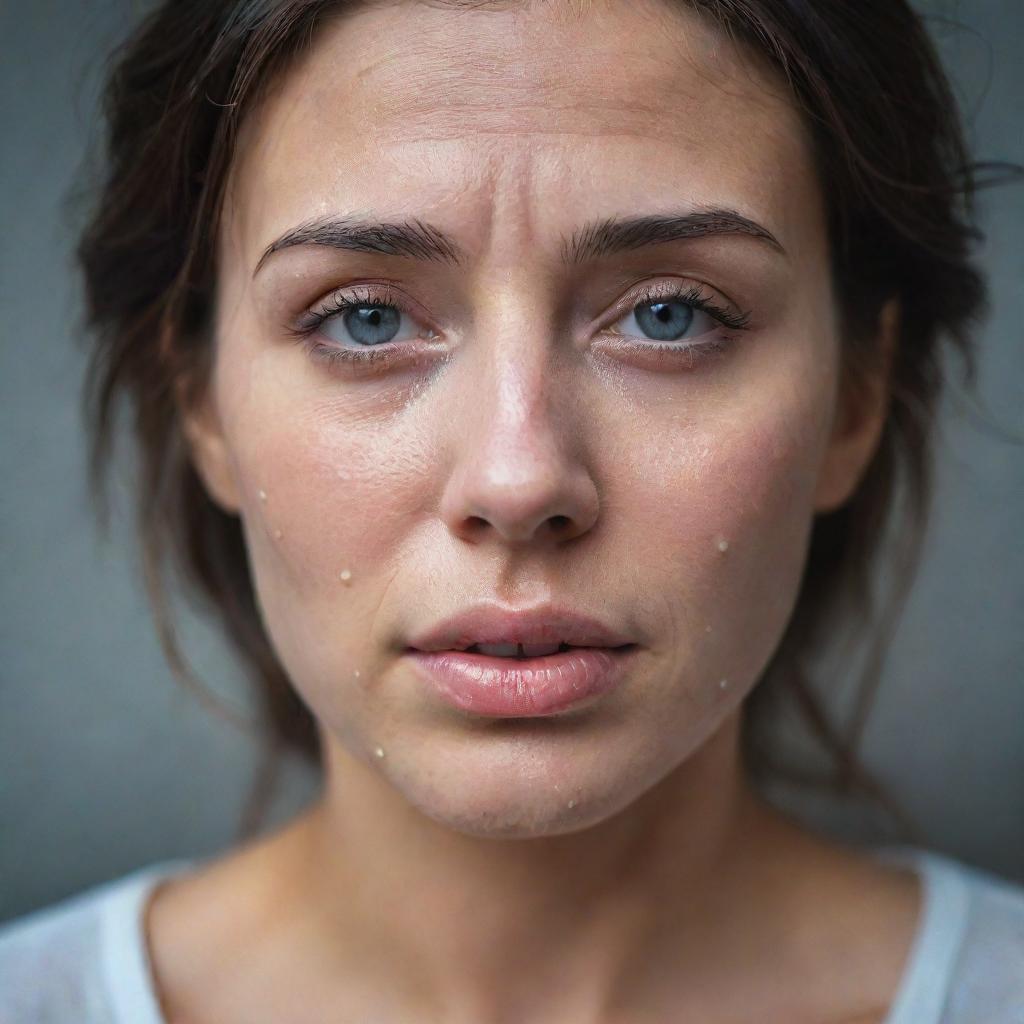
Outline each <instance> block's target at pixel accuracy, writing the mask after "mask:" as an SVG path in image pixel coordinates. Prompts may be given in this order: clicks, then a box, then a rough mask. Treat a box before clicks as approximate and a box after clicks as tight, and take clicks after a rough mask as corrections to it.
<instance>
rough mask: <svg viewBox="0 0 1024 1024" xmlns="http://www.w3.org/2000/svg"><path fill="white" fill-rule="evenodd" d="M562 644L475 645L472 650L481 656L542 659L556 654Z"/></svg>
mask: <svg viewBox="0 0 1024 1024" xmlns="http://www.w3.org/2000/svg"><path fill="white" fill-rule="evenodd" d="M561 646H562V645H561V644H557V643H555V644H474V645H473V646H472V647H471V648H470V650H476V651H479V652H480V653H481V654H490V655H491V656H493V657H498V658H515V657H520V658H541V657H543V656H544V655H545V654H555V653H556V652H557V651H558V650H559V649H560V648H561Z"/></svg>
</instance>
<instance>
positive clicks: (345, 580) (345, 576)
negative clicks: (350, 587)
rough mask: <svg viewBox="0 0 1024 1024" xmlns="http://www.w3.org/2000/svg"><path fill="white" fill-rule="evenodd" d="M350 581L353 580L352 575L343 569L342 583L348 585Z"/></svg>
mask: <svg viewBox="0 0 1024 1024" xmlns="http://www.w3.org/2000/svg"><path fill="white" fill-rule="evenodd" d="M350 579H352V573H351V572H350V571H349V570H348V569H342V570H341V582H342V583H348V581H349V580H350Z"/></svg>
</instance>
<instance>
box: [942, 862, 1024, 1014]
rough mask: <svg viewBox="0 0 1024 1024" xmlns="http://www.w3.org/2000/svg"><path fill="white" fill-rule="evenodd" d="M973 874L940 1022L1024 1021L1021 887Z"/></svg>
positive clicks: (1023, 896) (1023, 902)
mask: <svg viewBox="0 0 1024 1024" xmlns="http://www.w3.org/2000/svg"><path fill="white" fill-rule="evenodd" d="M972 874H973V873H972ZM974 878H975V884H974V885H973V886H972V890H973V891H972V896H971V903H970V910H969V917H968V921H967V928H966V930H965V933H964V941H963V944H962V945H961V947H960V952H959V955H958V958H957V961H956V966H955V968H954V970H953V973H952V976H951V979H950V987H949V997H948V999H947V1002H946V1005H945V1007H944V1012H943V1015H942V1021H941V1024H980V1022H984V1024H1024V889H1022V888H1020V887H1018V886H1015V885H1012V884H1010V883H1008V882H1003V881H1002V880H997V879H995V878H994V877H993V876H989V875H977V874H976V875H974Z"/></svg>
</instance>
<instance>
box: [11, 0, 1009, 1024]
mask: <svg viewBox="0 0 1024 1024" xmlns="http://www.w3.org/2000/svg"><path fill="white" fill-rule="evenodd" d="M953 109H954V108H953V105H952V101H951V99H950V96H949V93H948V87H947V85H946V83H945V80H944V79H943V77H942V74H941V72H940V70H939V68H938V65H937V63H936V60H935V57H934V55H933V53H932V50H931V49H930V46H929V44H928V42H927V40H926V38H925V36H924V33H923V30H922V28H921V26H920V24H919V22H918V20H917V18H916V17H915V16H914V15H913V14H912V13H911V11H910V10H909V9H908V8H907V7H906V6H905V5H904V4H903V3H902V2H901V0H871V2H865V3H858V4H857V5H848V4H841V3H834V4H833V3H827V4H815V5H809V4H805V3H798V2H796V0H789V2H785V0H761V2H754V0H747V2H740V3H729V4H726V3H723V2H713V0H699V2H690V3H686V2H670V0H645V2H641V3H637V2H631V3H628V4H627V3H617V2H608V0H605V2H595V3H587V4H582V5H581V4H579V3H571V2H569V0H562V2H552V3H548V4H535V3H518V2H504V3H480V2H478V0H473V2H466V3H462V2H443V3H442V2H433V3H424V2H414V0H405V2H395V3H365V2H362V3H346V4H339V3H327V2H323V0H320V2H312V0H304V2H303V0H277V2H271V0H263V2H260V0H237V2H227V0H203V2H202V3H195V4H183V3H180V2H175V3H170V2H168V3H165V4H164V5H163V6H161V7H160V8H159V9H157V10H156V11H155V12H154V13H153V14H152V15H151V16H150V18H149V19H148V21H147V22H146V23H145V24H144V25H143V26H142V28H141V29H140V30H139V31H138V33H137V34H136V35H135V36H134V37H133V39H132V40H131V41H130V43H129V44H128V46H127V48H126V50H125V51H124V52H123V54H122V55H121V57H120V59H119V64H118V66H117V68H116V69H115V72H114V74H113V76H112V78H111V85H110V89H109V92H108V115H109V118H110V123H111V144H110V165H109V177H108V180H107V183H106V185H105V189H104V192H103V196H102V199H101V202H100V205H99V207H98V211H97V214H96V218H95V220H94V222H93V224H92V225H91V227H90V229H89V231H88V232H87V234H86V236H85V237H84V239H83V242H82V247H81V255H82V259H83V265H84V269H85V273H86V280H87V290H88V299H89V308H90V316H91V323H92V325H93V327H94V328H95V330H96V339H97V340H96V354H95V358H94V363H93V376H92V381H91V384H92V392H91V393H92V395H93V398H94V406H93V411H94V422H95V428H96V431H97V433H96V444H97V447H96V456H97V458H96V461H97V467H98V468H102V465H103V463H104V461H105V460H106V457H107V447H108V442H109V437H110V430H111V423H112V416H113V410H114V408H115V403H116V402H117V401H118V400H119V399H120V398H121V397H127V398H130V399H131V400H132V401H133V402H134V408H135V413H136V418H135V428H136V436H137V439H138V441H139V445H140V453H141V455H142V459H143V473H142V475H141V479H140V492H139V500H140V512H141V525H142V530H143V535H144V540H145V542H146V550H147V552H148V557H149V561H148V568H149V575H150V583H151V586H152V589H153V592H154V595H155V596H156V597H157V598H158V608H159V594H160V593H161V590H160V573H161V570H162V567H163V565H164V561H165V556H166V555H167V554H171V555H172V556H173V557H174V558H176V559H177V561H178V564H179V565H180V566H181V567H183V568H184V569H185V570H186V572H187V573H188V574H190V577H191V579H192V581H193V582H194V583H195V584H197V585H198V587H199V589H200V592H201V593H203V594H205V596H206V597H207V598H209V599H210V600H211V602H212V606H213V608H214V609H215V610H216V611H217V612H218V613H219V614H220V615H221V616H222V619H223V621H224V623H225V624H226V626H227V628H228V630H229V631H230V633H231V635H232V636H233V638H234V639H235V640H236V642H237V643H238V646H239V650H240V652H241V653H242V654H243V656H244V657H245V658H247V659H248V661H249V662H250V664H251V665H252V666H253V668H254V670H255V674H256V678H257V679H258V680H259V681H260V686H261V688H262V689H261V693H262V695H263V699H264V701H265V706H266V709H267V714H268V720H269V722H270V723H271V725H272V727H273V729H274V731H275V735H276V736H277V737H278V739H279V741H280V742H282V743H287V744H289V745H291V746H293V747H295V748H297V749H301V750H305V751H307V752H311V753H312V754H313V756H315V757H318V758H319V763H320V764H321V765H322V771H323V782H324V785H323V791H322V795H321V796H320V797H319V798H318V799H317V800H316V801H315V802H314V803H313V804H312V805H311V806H310V807H309V808H308V809H307V810H305V811H304V812H303V813H301V814H300V815H298V816H297V817H296V818H294V819H293V820H292V821H290V822H289V823H288V824H287V825H286V826H284V827H283V828H280V829H278V830H276V831H274V832H272V833H271V834H269V835H265V836H262V837H260V838H259V839H256V840H253V841H249V842H247V843H244V844H241V845H239V846H238V847H237V848H235V849H233V850H230V851H228V852H227V853H226V854H224V855H223V856H220V857H218V858H215V859H212V860H210V861H207V862H205V863H201V864H200V863H196V862H192V863H183V862H167V863H163V864H158V865H152V866H150V867H149V868H147V869H144V870H142V871H140V872H137V873H136V874H134V875H132V876H129V877H128V878H125V879H121V880H118V881H117V882H116V883H111V884H109V885H108V886H105V887H101V888H99V889H96V890H93V891H92V892H90V893H88V894H83V895H82V896H81V897H80V898H78V899H77V900H75V901H70V902H69V903H67V904H63V905H61V906H59V907H57V908H51V909H50V910H48V911H47V912H45V913H41V914H38V915H34V916H33V917H32V918H30V919H26V920H24V921H22V922H19V923H17V924H15V925H14V926H13V927H12V928H9V929H8V930H7V931H6V933H5V935H4V937H3V938H0V978H2V979H3V982H4V984H2V985H0V992H2V993H3V994H2V995H0V1009H2V1010H3V1011H4V1012H3V1013H0V1019H3V1020H5V1021H8V1020H11V1021H20V1020H39V1019H44V1020H75V1021H89V1022H93V1021H104V1022H106V1021H131V1022H132V1024H154V1022H160V1021H167V1022H175V1021H177V1022H189V1024H202V1022H217V1024H231V1022H234V1021H246V1022H248V1024H254V1022H263V1021H275V1022H300V1021H302V1022H305V1021H327V1020H332V1021H341V1020H344V1021H353V1022H355V1021H358V1022H369V1021H374V1022H420V1021H444V1022H446V1024H452V1022H466V1024H470V1022H472V1024H481V1022H488V1021H531V1022H541V1024H543V1022H549V1021H550V1022H558V1024H571V1022H576V1021H580V1022H584V1021H585V1022H612V1021H614V1022H627V1021H628V1022H631V1024H632V1022H664V1021H677V1020H678V1021H683V1020H685V1021H700V1022H725V1021H754V1020H756V1021H758V1022H786V1024H799V1022H814V1024H824V1022H854V1021H856V1022H860V1024H867V1022H875V1024H877V1022H886V1024H909V1022H913V1024H932V1022H934V1024H939V1022H940V1021H941V1022H944V1024H950V1022H966V1021H972V1022H973V1021H982V1020H984V1021H986V1022H990V1024H993V1022H1010V1021H1019V1020H1021V1015H1022V1013H1024V971H1022V970H1021V965H1022V964H1024V893H1022V892H1021V891H1020V890H1019V889H1017V888H1014V887H1011V886H1010V885H1009V884H1007V883H1003V882H1001V881H1000V880H998V879H995V878H993V877H991V876H987V875H983V874H980V873H978V872H975V871H971V870H969V869H967V868H966V867H965V866H963V865H959V864H957V863H955V862H953V861H951V860H947V859H946V858H942V857H939V856H938V855H935V854H929V853H927V852H926V851H924V850H919V849H915V848H911V847H906V848H893V849H882V850H870V849H854V848H851V847H848V846H845V845H841V844H839V843H837V842H835V841H833V840H831V839H828V838H825V837H823V836H819V835H817V834H814V833H812V832H810V831H808V830H806V829H805V828H804V827H802V826H800V825H798V824H797V823H795V822H793V821H791V820H790V819H789V818H788V817H786V816H785V815H784V814H782V813H780V812H779V811H778V810H776V809H775V808H773V807H772V806H771V804H769V803H768V802H767V801H766V800H765V799H764V798H763V797H762V796H761V795H760V794H759V793H758V791H757V789H756V787H755V785H754V780H755V777H756V774H757V772H756V771H755V768H756V765H757V764H758V763H759V762H758V760H757V758H758V757H759V756H760V755H759V750H760V747H759V746H758V743H757V742H756V736H755V733H754V731H753V730H752V728H751V726H750V722H751V720H752V709H753V707H754V701H753V698H752V695H753V693H754V691H755V688H756V691H757V695H758V701H761V700H762V699H763V697H762V694H764V693H769V692H771V691H772V690H773V689H780V688H782V689H785V688H786V687H789V688H790V689H791V690H792V691H793V692H796V693H798V694H803V695H804V696H805V697H806V695H807V693H808V691H807V690H806V689H804V688H802V682H801V677H800V675H799V669H800V665H801V664H802V662H803V661H804V660H805V659H806V657H807V656H808V654H809V652H810V651H811V650H812V648H813V647H814V645H815V644H816V643H817V642H818V641H819V640H821V639H822V638H823V637H827V636H831V635H833V634H834V633H835V631H836V629H837V628H838V626H837V623H839V622H840V621H843V618H844V617H845V618H847V619H848V618H849V617H850V616H851V614H853V613H854V612H855V609H856V606H857V605H856V602H857V601H858V599H861V598H862V595H863V586H864V580H865V578H866V577H865V567H866V564H867V556H868V555H869V554H870V553H871V551H872V550H874V548H875V546H876V542H877V539H878V536H879V531H880V528H881V525H882V524H883V523H884V519H885V513H886V512H887V510H888V509H889V507H890V505H891V504H892V502H893V498H892V496H891V495H892V485H893V480H894V479H895V474H896V471H897V469H898V468H899V467H901V466H902V467H903V468H904V470H905V471H906V472H907V473H908V479H909V485H910V488H911V493H912V495H914V494H916V495H917V496H918V497H919V498H921V499H923V497H924V494H925V491H926V487H925V483H926V479H927V474H926V458H925V456H926V447H925V444H926V442H927V439H928V426H929V419H930V414H931V410H932V409H933V407H934V402H935V400H936V398H937V395H938V393H939V388H940V384H941V377H940V375H939V373H938V370H937V367H938V365H939V363H938V355H939V349H940V342H941V341H942V340H943V339H944V338H946V337H949V338H952V339H953V341H954V342H959V344H960V346H961V347H962V348H963V349H964V350H965V351H967V350H968V348H967V346H968V342H969V334H968V332H967V325H969V323H970V322H971V320H972V318H974V317H975V316H976V314H977V312H978V311H979V309H980V308H981V305H982V301H983V298H984V287H983V284H982V282H981V280H980V278H979V277H978V275H977V272H976V270H975V269H974V268H973V266H972V264H971V263H970V260H969V257H968V242H969V239H970V233H971V231H970V228H969V226H968V225H967V224H966V223H965V221H964V220H963V219H961V214H960V212H959V205H958V204H959V201H960V200H961V199H963V198H965V197H966V198H968V199H969V196H970V188H971V180H970V171H969V168H967V166H966V164H965V162H964V160H963V156H964V154H963V144H962V140H961V136H960V129H959V126H958V125H957V123H956V120H955V116H954V114H953V113H952V111H953ZM851 602H852V604H851ZM163 628H164V632H165V638H166V639H167V640H168V643H169V644H171V642H172V638H171V633H170V629H169V627H168V626H167V625H166V622H165V623H164V627H163Z"/></svg>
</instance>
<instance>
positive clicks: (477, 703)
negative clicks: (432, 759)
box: [408, 644, 636, 718]
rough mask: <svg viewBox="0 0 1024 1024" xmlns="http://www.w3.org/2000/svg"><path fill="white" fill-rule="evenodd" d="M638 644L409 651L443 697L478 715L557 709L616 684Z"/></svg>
mask: <svg viewBox="0 0 1024 1024" xmlns="http://www.w3.org/2000/svg"><path fill="white" fill-rule="evenodd" d="M635 650H636V645H635V644H629V645H627V646H625V647H574V648H573V649H572V650H568V651H562V652H560V653H558V654H548V655H545V656H544V657H540V658H497V657H494V656H492V655H488V654H477V653H474V652H469V651H417V650H410V651H409V652H408V654H409V656H410V657H411V658H412V660H413V662H414V663H415V665H416V666H417V668H418V669H419V670H420V673H421V674H422V675H423V677H424V678H425V679H426V681H427V682H428V683H429V684H431V685H432V686H433V688H434V690H435V692H436V693H437V694H438V695H439V696H440V697H441V699H442V700H444V701H446V702H447V703H449V704H452V705H454V706H455V707H457V708H460V709H461V710H463V711H470V712H472V713H473V714H476V715H490V716H492V717H496V718H533V717H538V716H541V715H553V714H556V713H557V712H559V711H564V710H566V709H567V708H570V707H573V706H575V705H576V704H579V703H581V702H582V701H585V700H588V699H589V698H591V697H596V696H598V695H599V694H603V693H607V692H608V691H609V690H612V689H614V687H615V686H617V685H618V684H619V683H620V682H621V681H622V678H623V675H624V668H625V663H626V661H627V660H628V658H629V655H630V654H631V653H632V652H633V651H635Z"/></svg>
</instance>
